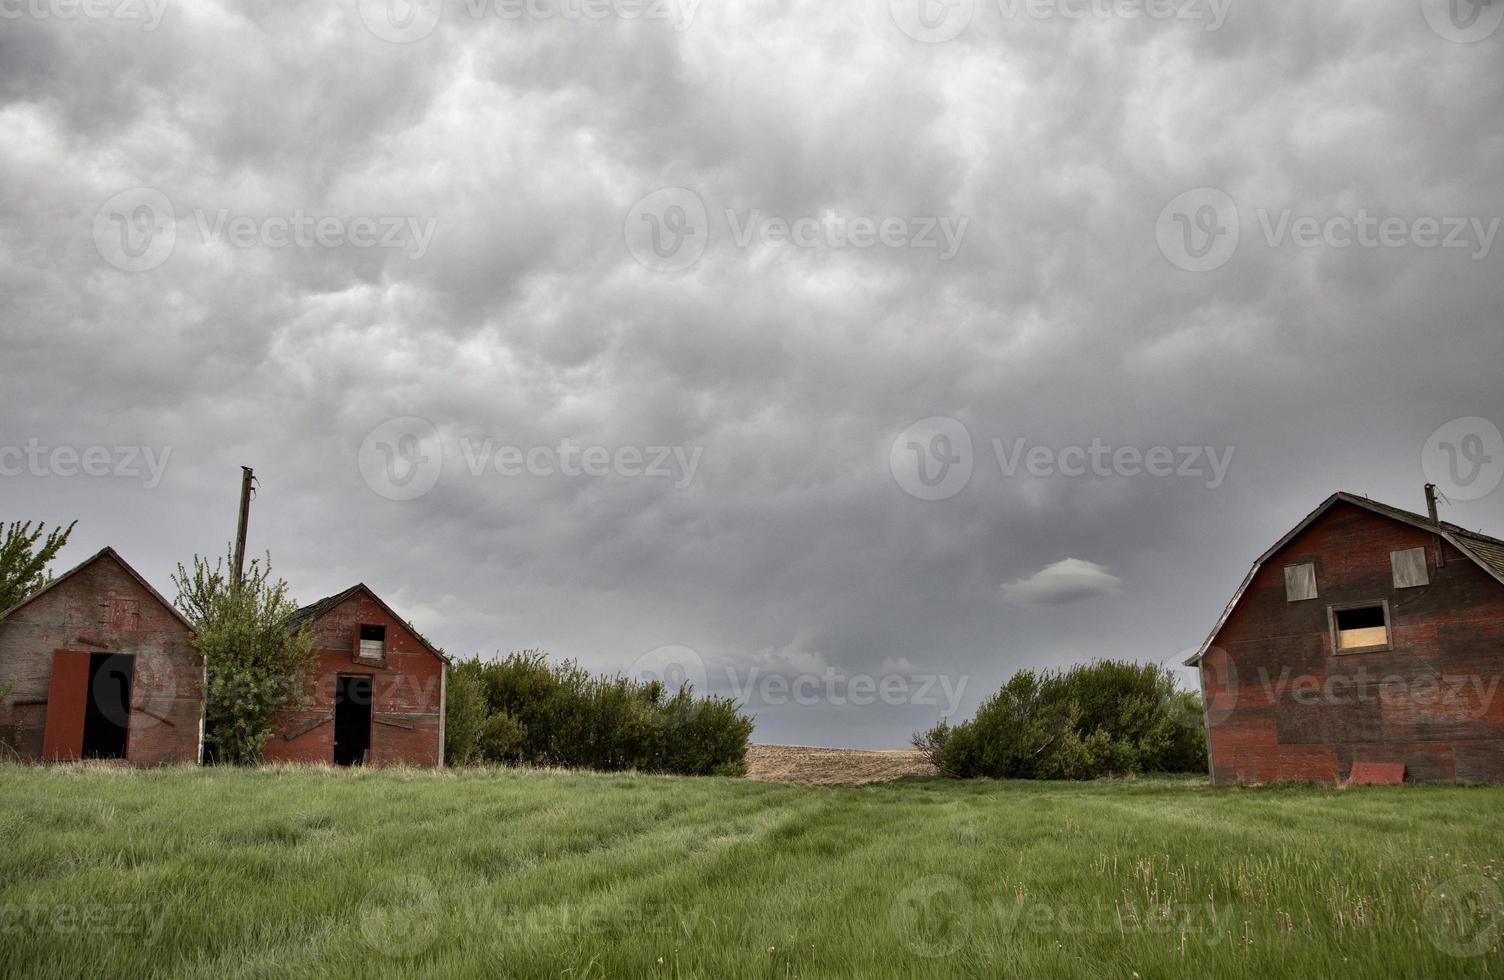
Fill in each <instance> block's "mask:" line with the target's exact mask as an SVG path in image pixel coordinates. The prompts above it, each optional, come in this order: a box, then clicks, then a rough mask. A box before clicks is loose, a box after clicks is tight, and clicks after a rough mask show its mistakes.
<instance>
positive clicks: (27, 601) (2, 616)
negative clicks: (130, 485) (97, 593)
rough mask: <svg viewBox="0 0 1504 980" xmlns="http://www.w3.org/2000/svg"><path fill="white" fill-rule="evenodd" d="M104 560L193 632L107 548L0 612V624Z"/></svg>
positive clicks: (161, 598) (181, 618) (176, 613)
mask: <svg viewBox="0 0 1504 980" xmlns="http://www.w3.org/2000/svg"><path fill="white" fill-rule="evenodd" d="M105 558H110V559H113V560H114V562H115V564H117V565H119V566H120V567H121V568H122V569H124V570H125V573H126V574H127V575H129V576H130V577H131V578H133V579H135V580H136V584H137V585H139V586H141V588H143V589H145V590H146V594H147V595H149V596H151V597H152V598H153V599H155V600H157V602H159V603H161V604H162V608H163V609H166V610H167V611H168V612H170V613H172V616H173V618H174V619H176V620H177V621H178V622H180V623H182V624H183V626H184V628H185V629H187V630H188V631H189V632H190V633H191V632H192V631H193V624H192V623H190V622H188V618H187V617H186V616H184V615H183V614H182V613H181V612H179V611H178V609H177V607H176V606H174V605H173V604H172V603H170V602H168V601H167V600H166V599H165V598H163V596H162V593H160V592H158V591H157V590H156V589H154V588H152V586H151V583H150V582H148V581H146V579H145V578H143V577H142V575H141V573H140V572H138V571H136V570H135V569H134V568H132V567H131V566H130V563H129V562H127V561H126V560H125V559H124V558H121V557H120V553H119V552H118V551H116V550H115V549H114V548H111V547H109V546H105V547H104V548H101V549H100V550H99V551H97V552H95V553H94V554H93V555H92V556H90V557H88V558H85V559H84V560H83V561H81V562H79V563H78V564H77V565H74V566H73V567H72V568H70V569H68V570H67V571H66V572H64V573H63V574H61V575H59V576H58V577H57V578H55V579H53V580H52V581H51V582H48V583H47V584H46V585H44V586H42V587H41V588H40V589H38V590H37V591H35V592H33V593H32V594H31V595H29V596H27V597H26V598H24V599H22V600H21V601H20V602H18V603H16V604H15V605H14V606H11V607H10V608H9V609H7V610H5V611H4V612H0V622H4V621H5V620H7V619H9V618H10V617H11V615H12V614H14V613H16V612H17V611H19V610H20V609H22V608H23V607H25V606H29V605H31V604H32V603H33V602H36V601H37V600H38V599H40V598H41V597H42V596H44V595H46V594H47V593H49V592H51V591H52V590H53V589H55V588H57V587H58V586H60V585H62V584H63V583H64V582H66V581H68V580H69V579H71V578H73V576H75V575H77V574H78V573H79V572H81V571H83V570H84V569H86V568H88V567H90V566H91V565H93V564H95V563H96V562H98V561H100V560H102V559H105Z"/></svg>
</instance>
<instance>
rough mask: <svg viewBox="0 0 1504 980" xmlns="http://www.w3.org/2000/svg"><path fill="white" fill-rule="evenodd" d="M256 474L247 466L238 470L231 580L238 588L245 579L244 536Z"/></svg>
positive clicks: (249, 516) (248, 522) (249, 519)
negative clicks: (236, 522)
mask: <svg viewBox="0 0 1504 980" xmlns="http://www.w3.org/2000/svg"><path fill="white" fill-rule="evenodd" d="M255 482H256V474H255V473H254V472H252V470H251V468H250V467H249V466H242V467H241V468H240V524H239V526H238V527H237V528H236V530H235V568H234V570H233V571H234V574H235V578H234V579H233V581H234V583H235V586H236V588H239V586H240V582H241V579H243V578H244V577H245V535H246V530H247V529H248V528H249V526H250V523H251V494H253V493H255V488H254V486H253V485H254V484H255Z"/></svg>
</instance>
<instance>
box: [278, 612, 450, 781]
mask: <svg viewBox="0 0 1504 980" xmlns="http://www.w3.org/2000/svg"><path fill="white" fill-rule="evenodd" d="M294 622H295V625H298V626H303V625H306V626H307V627H308V628H309V629H311V630H312V631H313V634H314V644H313V652H314V655H315V657H316V658H317V669H316V671H315V675H314V676H315V682H314V690H313V694H312V699H311V700H310V702H309V703H308V704H307V705H306V706H304V707H303V708H300V709H298V710H296V711H287V712H284V713H283V715H282V716H281V717H279V718H278V720H277V726H276V729H277V734H275V735H273V736H272V737H271V739H270V741H268V742H267V744H266V750H265V755H264V757H265V759H266V761H268V762H277V761H286V762H322V763H333V764H335V765H361V764H366V765H383V764H385V765H391V764H396V763H406V764H409V765H421V766H440V765H443V764H444V695H445V691H444V682H445V675H444V668H445V666H446V660H445V658H444V655H443V654H442V653H440V652H439V650H438V649H436V648H435V647H434V646H433V645H432V644H431V643H429V642H428V640H426V639H424V637H423V636H422V635H421V634H420V633H418V632H417V631H416V630H415V629H413V628H412V627H411V626H409V625H408V624H407V622H406V621H404V620H403V619H402V618H401V617H400V616H398V615H397V614H396V613H395V612H393V611H392V609H391V607H390V606H388V605H387V604H386V603H385V602H383V601H381V599H380V597H378V596H377V595H376V593H374V592H372V591H371V590H370V589H369V588H367V587H366V586H365V585H356V586H352V587H351V588H348V589H346V590H345V591H343V592H341V593H339V594H338V595H332V596H329V597H328V598H327V599H320V600H319V601H318V602H315V603H313V604H312V605H310V606H305V607H303V608H302V609H300V610H299V611H298V615H297V617H296V619H295V621H294Z"/></svg>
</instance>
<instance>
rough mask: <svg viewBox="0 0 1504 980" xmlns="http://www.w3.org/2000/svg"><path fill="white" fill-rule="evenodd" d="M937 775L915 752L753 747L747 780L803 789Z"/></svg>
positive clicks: (787, 746) (803, 747) (777, 746)
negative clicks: (794, 784) (785, 784)
mask: <svg viewBox="0 0 1504 980" xmlns="http://www.w3.org/2000/svg"><path fill="white" fill-rule="evenodd" d="M934 775H937V773H936V771H935V767H934V766H932V765H930V764H929V763H928V762H926V761H925V760H924V758H923V757H922V756H921V755H920V754H919V752H918V751H917V750H915V749H880V750H868V749H819V748H812V747H809V746H804V745H752V746H749V747H748V748H747V778H748V779H760V780H763V781H766V782H776V783H798V784H800V785H804V786H862V785H865V784H867V783H886V782H891V781H893V780H895V779H905V778H909V777H914V776H934Z"/></svg>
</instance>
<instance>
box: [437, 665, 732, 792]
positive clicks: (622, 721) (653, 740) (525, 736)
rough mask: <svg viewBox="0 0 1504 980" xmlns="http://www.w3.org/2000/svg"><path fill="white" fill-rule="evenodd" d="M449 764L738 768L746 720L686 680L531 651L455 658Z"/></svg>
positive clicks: (686, 771)
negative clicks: (607, 670)
mask: <svg viewBox="0 0 1504 980" xmlns="http://www.w3.org/2000/svg"><path fill="white" fill-rule="evenodd" d="M448 685H449V686H448V707H447V709H446V712H445V746H444V749H445V757H446V758H447V759H448V760H449V763H450V765H456V766H463V765H476V764H480V763H500V764H506V765H533V766H564V767H568V768H579V769H596V770H602V771H616V770H624V769H637V770H641V771H643V772H658V773H677V774H679V775H685V776H740V775H744V774H745V773H746V771H747V743H748V741H749V740H750V739H751V737H752V719H751V718H749V717H747V716H746V715H744V714H742V712H741V708H740V706H739V705H738V704H737V703H736V702H735V701H733V700H731V699H730V698H722V697H696V696H695V694H694V692H693V690H691V689H690V688H689V686H688V685H686V686H684V687H682V688H680V689H678V690H672V691H671V690H669V688H668V686H667V685H665V684H664V683H663V682H661V681H641V680H634V679H631V678H627V677H622V676H619V675H618V676H615V677H607V676H599V675H592V674H590V673H589V672H588V671H586V670H585V669H583V668H582V667H580V666H579V664H577V663H576V662H574V661H572V660H566V661H563V662H561V663H553V662H550V661H549V659H548V657H547V655H546V654H544V653H541V652H539V651H536V650H528V651H524V652H521V653H513V654H510V655H508V656H507V657H506V658H505V659H504V660H491V661H482V660H480V659H479V658H478V657H477V658H472V659H470V660H465V661H461V662H459V663H456V664H455V665H454V666H453V667H452V668H451V670H450V673H449V681H448Z"/></svg>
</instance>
